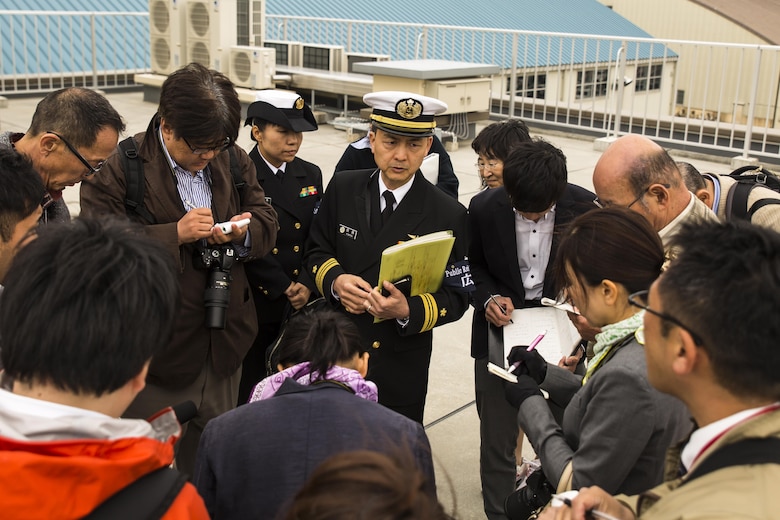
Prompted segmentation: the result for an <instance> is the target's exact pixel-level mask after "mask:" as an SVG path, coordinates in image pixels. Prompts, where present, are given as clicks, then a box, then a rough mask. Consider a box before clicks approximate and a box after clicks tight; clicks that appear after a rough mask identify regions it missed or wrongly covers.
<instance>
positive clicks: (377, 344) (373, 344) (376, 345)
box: [371, 341, 380, 348]
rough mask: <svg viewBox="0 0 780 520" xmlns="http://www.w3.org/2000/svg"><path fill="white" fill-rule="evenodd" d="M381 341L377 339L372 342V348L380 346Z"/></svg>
mask: <svg viewBox="0 0 780 520" xmlns="http://www.w3.org/2000/svg"><path fill="white" fill-rule="evenodd" d="M379 345H380V343H379V342H378V341H375V342H373V343H372V344H371V348H379Z"/></svg>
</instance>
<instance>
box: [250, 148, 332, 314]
mask: <svg viewBox="0 0 780 520" xmlns="http://www.w3.org/2000/svg"><path fill="white" fill-rule="evenodd" d="M249 157H250V158H251V159H252V160H253V161H254V163H255V167H256V169H257V180H258V182H259V183H260V186H261V187H262V188H263V190H264V191H265V200H266V202H268V203H269V204H271V206H273V208H274V209H275V210H276V214H277V215H278V219H279V231H277V233H276V243H275V244H274V247H273V249H271V252H270V253H268V254H267V255H265V256H264V257H262V258H259V259H257V260H255V261H253V262H248V263H247V264H245V269H246V273H247V277H248V278H249V283H250V284H251V286H252V290H253V292H254V297H255V306H256V307H257V319H258V321H259V322H260V323H276V322H281V321H282V319H283V317H284V312H285V310H286V307H287V304H288V300H287V297H286V296H285V295H284V291H285V290H286V289H287V288H288V287H289V286H290V283H292V282H293V281H298V282H300V283H302V284H303V285H305V286H306V287H308V288H309V289H310V290H311V291H312V292H313V293H314V292H315V291H316V288H315V287H314V280H313V279H312V277H311V276H310V275H309V273H308V271H307V270H305V269H303V268H302V266H303V256H304V252H305V245H306V238H307V237H308V236H309V230H310V229H311V222H312V218H313V217H314V214H315V212H316V210H317V208H318V207H319V204H320V200H321V199H322V193H323V191H324V190H323V187H322V172H321V171H320V168H319V167H318V166H317V165H315V164H312V163H310V162H308V161H304V160H303V159H300V158H298V157H296V158H295V159H293V160H292V161H290V162H289V163H288V164H287V166H286V171H285V173H284V175H283V177H282V180H280V179H279V178H278V177H277V176H276V175H275V174H274V173H272V172H271V169H270V168H269V167H268V165H267V164H266V162H265V161H264V160H263V158H262V157H261V155H260V152H259V151H258V150H257V147H256V146H255V147H254V148H253V149H252V151H251V152H249Z"/></svg>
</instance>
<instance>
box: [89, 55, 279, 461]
mask: <svg viewBox="0 0 780 520" xmlns="http://www.w3.org/2000/svg"><path fill="white" fill-rule="evenodd" d="M240 123H241V104H240V102H239V100H238V94H236V91H235V89H234V88H233V84H232V83H231V82H230V80H228V79H227V77H225V76H224V75H223V74H220V73H218V72H216V71H213V70H208V69H206V68H205V67H203V66H201V65H197V64H194V63H193V64H190V65H187V66H186V67H183V68H181V69H179V70H178V71H176V72H174V73H173V74H171V75H170V76H168V79H166V80H165V83H163V86H162V90H161V91H160V106H159V109H158V113H157V114H155V115H154V117H153V118H152V120H151V121H150V123H149V128H148V129H147V130H146V132H143V133H140V134H138V135H136V136H135V137H134V139H135V142H136V144H137V149H138V157H139V158H140V161H141V162H142V165H143V175H144V183H145V190H144V196H143V204H142V206H143V207H144V208H145V210H146V211H147V212H148V215H147V216H142V215H141V213H140V212H138V211H130V212H128V210H127V209H126V207H125V200H126V196H127V190H126V188H125V187H126V185H127V184H126V183H127V180H126V174H127V172H126V171H124V165H123V161H122V157H121V155H120V154H119V153H115V154H113V155H112V156H111V157H110V158H109V159H108V161H107V162H106V165H105V168H104V171H103V172H102V173H101V175H96V176H94V177H93V178H91V179H89V180H88V181H87V182H85V183H84V184H83V185H82V187H81V208H82V211H83V212H84V213H85V214H86V215H95V216H98V215H104V214H115V215H125V214H127V215H128V216H129V217H130V218H131V219H132V220H135V221H138V222H141V223H142V224H144V225H145V229H146V231H147V233H148V234H149V235H151V236H153V237H155V238H157V239H158V240H160V241H161V242H162V243H163V244H164V245H165V246H166V248H167V249H168V251H170V253H171V255H172V256H173V257H174V258H175V259H176V260H177V262H178V266H179V282H180V285H181V289H182V298H181V303H180V306H179V309H178V312H177V315H176V325H175V329H174V335H173V338H172V339H171V341H170V343H169V344H168V348H167V349H165V351H164V352H162V353H160V354H159V355H157V356H155V358H154V360H153V361H152V364H151V366H150V368H149V378H148V385H147V387H146V388H145V389H144V391H143V392H141V393H140V394H139V395H138V397H137V398H136V400H135V401H134V402H133V404H132V405H130V408H128V411H127V413H126V415H127V416H130V417H140V418H145V417H148V416H150V415H151V414H153V413H154V412H156V411H157V410H159V409H161V408H164V407H165V406H170V405H173V404H177V403H180V402H183V401H187V400H190V401H193V402H194V403H195V404H196V406H197V407H198V415H197V416H196V417H195V418H194V419H193V420H192V421H190V422H189V424H188V425H187V429H186V432H185V433H184V436H183V437H182V440H181V443H180V446H179V450H178V452H177V464H178V467H179V468H180V469H182V470H183V471H184V472H187V473H191V472H192V465H193V464H194V461H195V451H196V450H197V446H198V439H199V437H200V433H201V432H202V431H203V428H204V427H205V425H206V423H207V422H208V421H209V419H211V418H213V417H216V416H217V415H219V414H221V413H223V412H226V411H228V410H230V409H231V408H233V407H234V406H235V404H236V400H237V399H238V383H239V379H240V371H239V368H240V367H241V361H242V360H243V359H244V355H245V354H246V352H247V351H248V350H249V347H250V346H251V345H252V341H253V340H254V338H255V334H256V333H257V318H256V316H255V309H254V302H253V300H252V291H251V290H250V288H249V283H248V282H247V279H246V274H245V272H244V264H243V261H242V260H248V259H251V258H253V257H258V256H262V255H264V254H266V253H267V252H268V251H269V250H270V249H271V247H272V246H273V244H274V241H275V240H276V229H277V222H276V212H275V211H274V210H273V208H271V206H270V205H269V204H268V203H267V202H265V198H264V193H263V190H262V188H260V187H259V186H258V185H257V177H256V176H255V168H254V165H253V164H252V161H251V160H250V159H249V157H248V156H247V155H246V153H244V152H243V151H242V150H241V149H239V148H238V147H236V146H234V143H235V139H236V137H237V136H238V129H239V125H240ZM231 156H232V157H231ZM231 161H235V163H236V166H237V168H238V171H239V172H240V176H241V180H242V181H243V182H244V183H245V186H243V187H241V188H240V189H239V187H238V186H236V184H235V183H234V179H233V178H232V174H231ZM150 219H151V220H150ZM242 219H250V220H249V224H248V225H242V226H238V225H237V224H231V225H230V226H229V227H228V228H227V229H228V230H229V231H228V233H225V232H223V231H222V230H221V229H220V228H219V227H217V226H215V225H214V224H215V223H219V222H223V221H239V220H242ZM235 259H238V260H239V261H236V262H233V260H235ZM207 262H209V263H210V266H209V267H206V265H208V264H207ZM226 274H228V276H227V277H226V276H225V275H226ZM226 278H227V279H228V280H229V283H228V284H225V283H224V281H225V279H226ZM207 287H211V289H210V290H209V291H208V294H207V291H206V290H207ZM225 288H227V289H229V290H228V291H225V290H224V289H225ZM226 293H227V294H226ZM223 319H224V322H222V320H223ZM207 320H208V321H207ZM136 326H139V327H142V326H143V323H138V324H136Z"/></svg>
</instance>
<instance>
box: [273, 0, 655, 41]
mask: <svg viewBox="0 0 780 520" xmlns="http://www.w3.org/2000/svg"><path fill="white" fill-rule="evenodd" d="M266 13H267V14H277V15H293V16H310V17H318V18H342V19H356V20H381V21H387V22H402V23H418V24H420V23H422V24H438V25H455V26H460V27H488V28H493V29H515V30H528V31H547V32H568V33H581V34H601V35H607V36H627V37H635V38H636V37H640V38H641V37H650V35H649V34H648V33H646V32H645V31H643V30H642V29H640V28H639V27H637V26H636V25H634V24H632V23H631V22H629V21H628V20H626V19H625V18H623V17H621V16H620V15H618V14H617V13H615V12H614V11H612V10H611V9H609V8H607V7H605V6H603V5H601V4H600V3H599V2H597V1H596V0H549V1H547V2H540V1H539V0H488V1H484V2H478V1H474V0H468V1H467V0H447V1H446V2H445V1H441V0H439V1H428V2H420V1H419V0H396V1H394V2H385V3H378V2H377V3H374V4H371V5H370V6H368V5H367V4H366V2H365V0H329V1H327V2H323V1H322V0H298V1H295V0H292V1H291V0H268V3H267V4H266Z"/></svg>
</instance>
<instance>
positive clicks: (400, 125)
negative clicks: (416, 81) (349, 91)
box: [363, 90, 447, 137]
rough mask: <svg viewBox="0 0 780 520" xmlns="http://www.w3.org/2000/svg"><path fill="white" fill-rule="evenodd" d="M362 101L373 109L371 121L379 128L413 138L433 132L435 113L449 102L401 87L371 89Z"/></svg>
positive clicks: (443, 110) (444, 109) (440, 111)
mask: <svg viewBox="0 0 780 520" xmlns="http://www.w3.org/2000/svg"><path fill="white" fill-rule="evenodd" d="M363 102H364V103H365V104H366V105H368V106H370V107H371V108H373V111H372V112H371V120H372V121H373V122H374V124H375V125H376V126H377V127H378V128H380V129H382V130H384V131H386V132H390V133H392V134H398V135H406V136H411V137H427V136H429V135H433V129H434V128H436V121H435V119H434V116H435V115H437V114H441V113H442V112H445V111H446V110H447V103H444V102H443V101H439V100H438V99H436V98H432V97H428V96H422V95H420V94H412V93H411V92H403V91H398V90H385V91H382V92H371V93H369V94H366V95H365V96H363Z"/></svg>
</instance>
